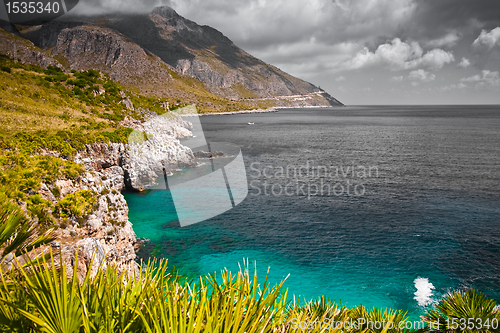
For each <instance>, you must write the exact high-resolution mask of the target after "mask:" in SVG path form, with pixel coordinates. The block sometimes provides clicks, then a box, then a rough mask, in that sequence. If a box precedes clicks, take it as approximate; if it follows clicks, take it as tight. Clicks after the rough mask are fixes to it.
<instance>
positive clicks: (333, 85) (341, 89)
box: [75, 0, 500, 105]
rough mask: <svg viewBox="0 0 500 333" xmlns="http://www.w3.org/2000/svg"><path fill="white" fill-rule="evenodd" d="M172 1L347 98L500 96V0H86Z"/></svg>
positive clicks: (148, 5) (98, 6) (92, 0)
mask: <svg viewBox="0 0 500 333" xmlns="http://www.w3.org/2000/svg"><path fill="white" fill-rule="evenodd" d="M160 4H167V5H170V6H171V7H173V8H174V9H175V10H176V11H177V12H178V13H179V14H180V15H182V16H184V17H186V18H188V19H190V20H192V21H195V22H197V23H198V24H201V25H209V26H211V27H213V28H216V29H218V30H220V31H221V32H222V33H223V34H224V35H226V36H227V37H229V38H230V39H231V40H232V41H233V42H234V43H235V44H236V45H237V46H239V47H241V48H242V49H244V50H245V51H247V52H248V53H250V54H252V55H254V56H255V57H257V58H260V59H262V60H263V61H265V62H267V63H270V64H273V65H274V66H277V67H279V68H280V69H282V70H284V71H285V72H288V73H290V74H292V75H294V76H297V77H299V78H301V79H304V80H306V81H309V82H311V83H313V84H315V85H317V86H320V87H321V88H322V89H324V90H326V91H327V92H329V93H330V94H331V95H333V96H334V97H336V98H337V99H339V100H340V101H342V102H343V103H345V104H349V105H362V104H368V105H369V104H492V103H493V104H500V73H499V71H500V14H499V13H500V1H498V0H302V1H297V0H273V1H270V0H165V1H162V0H146V1H137V0H105V1H98V0H81V1H80V4H79V5H78V8H75V11H79V12H80V13H85V12H89V13H97V12H100V13H102V12H106V11H108V12H109V11H116V10H120V11H130V12H140V11H143V12H147V11H150V10H151V9H152V8H153V7H154V6H157V5H160Z"/></svg>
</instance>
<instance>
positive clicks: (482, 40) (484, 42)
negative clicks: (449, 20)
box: [472, 27, 500, 51]
mask: <svg viewBox="0 0 500 333" xmlns="http://www.w3.org/2000/svg"><path fill="white" fill-rule="evenodd" d="M496 45H500V27H496V28H495V29H492V30H490V31H489V32H487V31H486V30H483V31H481V34H480V35H479V36H478V37H477V38H476V40H475V41H474V42H473V43H472V47H473V48H474V50H476V51H489V50H491V49H492V48H494V47H495V46H496Z"/></svg>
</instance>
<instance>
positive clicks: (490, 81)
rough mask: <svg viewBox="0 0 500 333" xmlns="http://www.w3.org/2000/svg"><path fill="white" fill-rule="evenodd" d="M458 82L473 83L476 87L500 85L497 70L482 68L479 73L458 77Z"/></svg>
mask: <svg viewBox="0 0 500 333" xmlns="http://www.w3.org/2000/svg"><path fill="white" fill-rule="evenodd" d="M460 82H470V83H475V84H476V87H478V88H480V87H500V74H499V73H498V72H497V71H494V72H492V71H489V70H483V71H482V72H481V74H476V75H473V76H470V77H464V78H462V79H460Z"/></svg>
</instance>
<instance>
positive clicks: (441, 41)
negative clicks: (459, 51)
mask: <svg viewBox="0 0 500 333" xmlns="http://www.w3.org/2000/svg"><path fill="white" fill-rule="evenodd" d="M461 38H462V35H461V34H460V33H459V32H457V31H452V32H449V33H447V34H446V35H444V36H442V37H440V38H436V39H431V40H428V41H425V42H424V43H423V44H424V45H425V46H427V47H453V46H455V45H456V44H457V42H458V41H459V40H460V39H461Z"/></svg>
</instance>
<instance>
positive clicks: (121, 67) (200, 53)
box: [20, 6, 343, 112]
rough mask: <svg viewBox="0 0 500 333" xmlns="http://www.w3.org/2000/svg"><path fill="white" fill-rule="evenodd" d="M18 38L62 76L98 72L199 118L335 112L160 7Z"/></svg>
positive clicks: (301, 85)
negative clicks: (265, 111) (268, 111)
mask: <svg viewBox="0 0 500 333" xmlns="http://www.w3.org/2000/svg"><path fill="white" fill-rule="evenodd" d="M20 35H21V36H22V37H23V38H26V39H28V40H30V41H31V42H32V43H33V44H34V45H35V46H37V47H39V48H40V49H41V50H43V51H44V53H45V54H46V55H47V56H50V57H51V58H54V59H57V60H58V61H59V62H60V63H61V65H62V67H64V68H66V69H67V70H69V69H71V70H88V69H98V70H101V71H103V72H106V73H108V74H109V75H110V76H111V77H112V78H113V79H114V80H117V81H118V82H120V83H121V84H124V85H126V86H128V87H132V88H135V89H138V90H140V91H141V92H144V93H146V94H152V95H157V96H165V95H171V96H178V98H179V99H180V100H183V101H186V102H188V103H194V104H197V105H198V106H199V107H200V109H202V111H208V112H210V111H236V110H238V109H251V108H266V107H271V106H281V107H303V106H342V105H343V104H342V103H341V102H339V101H338V100H337V99H335V98H334V97H333V96H330V95H329V94H328V93H327V92H325V91H324V90H321V89H320V88H319V87H317V86H315V85H313V84H311V83H309V82H306V81H303V80H301V79H298V78H296V77H294V76H292V75H290V74H288V73H285V72H284V71H282V70H280V69H278V68H277V67H275V66H272V65H269V64H267V63H265V62H263V61H261V60H259V59H257V58H255V57H253V56H252V55H250V54H248V53H247V52H245V51H244V50H242V49H240V48H239V47H238V46H236V45H235V44H234V43H233V42H232V41H231V40H230V39H229V38H227V37H226V36H225V35H224V34H223V33H222V32H220V31H218V30H216V29H214V28H211V27H209V26H201V25H198V24H197V23H196V22H193V21H191V20H189V19H186V18H184V17H182V16H180V15H179V14H178V13H177V12H176V11H175V10H174V9H173V8H171V7H168V6H162V7H156V8H155V9H154V10H153V11H152V12H151V13H149V14H128V15H107V16H99V17H97V16H94V17H70V18H66V19H65V20H64V21H63V20H59V21H53V22H49V23H46V24H44V25H42V26H37V27H32V28H28V29H25V30H21V31H20ZM297 96H298V97H297Z"/></svg>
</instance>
